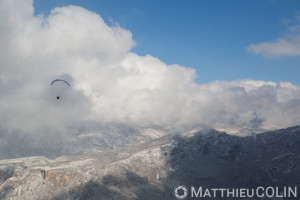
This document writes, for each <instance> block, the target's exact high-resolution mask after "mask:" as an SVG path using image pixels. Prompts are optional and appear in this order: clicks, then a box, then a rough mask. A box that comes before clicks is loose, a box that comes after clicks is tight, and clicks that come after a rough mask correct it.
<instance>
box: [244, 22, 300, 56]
mask: <svg viewBox="0 0 300 200" xmlns="http://www.w3.org/2000/svg"><path fill="white" fill-rule="evenodd" d="M299 22H300V18H299V17H298V24H297V25H294V26H290V27H289V28H288V30H289V31H290V32H291V33H290V34H289V35H287V36H286V37H284V38H278V39H276V40H275V41H274V42H261V43H259V44H251V45H249V47H248V51H250V52H253V53H256V54H261V55H262V56H264V57H267V58H277V57H280V56H299V55H300V34H299V30H300V25H299Z"/></svg>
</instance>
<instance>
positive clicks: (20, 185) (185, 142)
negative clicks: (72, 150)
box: [0, 126, 300, 200]
mask: <svg viewBox="0 0 300 200" xmlns="http://www.w3.org/2000/svg"><path fill="white" fill-rule="evenodd" d="M150 132H151V131H150ZM151 134H153V135H157V136H158V135H160V133H156V132H151ZM147 135H148V134H147ZM84 137H89V136H84ZM299 152H300V126H296V127H290V128H286V129H281V130H276V131H270V132H265V133H262V134H258V135H256V136H247V137H240V136H234V135H228V134H226V133H224V132H219V131H216V130H213V129H209V130H202V131H198V132H197V131H191V132H185V133H182V134H170V135H165V136H162V137H160V138H158V139H155V140H152V141H149V142H145V143H141V144H137V145H131V146H128V147H126V148H123V149H118V150H111V151H103V152H95V153H87V154H82V155H80V156H78V155H77V156H70V155H69V156H62V157H59V158H57V159H55V160H50V159H48V158H45V157H26V158H17V159H9V160H1V161H0V184H1V186H0V199H12V200H13V199H31V200H35V199H55V200H59V199H72V200H73V199H82V200H83V199H85V200H86V199H87V200H88V199H136V200H138V199H175V197H174V194H173V190H174V187H175V186H178V185H185V186H187V187H189V186H196V187H197V186H202V187H206V188H209V187H214V188H216V187H223V188H224V187H225V188H228V187H242V188H255V187H258V186H274V187H275V186H278V187H283V186H295V187H298V188H299V186H300V156H299ZM187 198H189V197H187ZM254 199H255V198H254Z"/></svg>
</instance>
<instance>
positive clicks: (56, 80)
mask: <svg viewBox="0 0 300 200" xmlns="http://www.w3.org/2000/svg"><path fill="white" fill-rule="evenodd" d="M58 81H62V82H64V83H66V84H67V85H68V86H69V87H70V83H68V82H67V81H65V80H63V79H55V80H53V81H52V82H51V85H53V84H54V83H55V82H58Z"/></svg>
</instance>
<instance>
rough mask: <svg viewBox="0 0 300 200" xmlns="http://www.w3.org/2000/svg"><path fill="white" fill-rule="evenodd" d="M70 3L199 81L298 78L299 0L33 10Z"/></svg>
mask: <svg viewBox="0 0 300 200" xmlns="http://www.w3.org/2000/svg"><path fill="white" fill-rule="evenodd" d="M70 4H72V5H78V6H82V7H84V8H86V9H88V10H90V11H93V12H95V13H97V14H99V15H101V17H102V18H103V19H104V21H105V23H107V24H108V25H115V24H118V25H120V26H121V27H123V28H125V29H128V30H130V31H131V33H132V35H133V40H134V42H135V43H136V45H135V46H134V47H133V48H132V49H131V51H132V52H135V53H137V54H138V55H141V56H143V55H147V54H150V55H152V56H154V57H158V58H159V59H160V60H162V61H163V62H165V63H166V64H179V65H182V66H186V67H191V68H194V69H196V70H197V71H196V73H197V77H196V81H197V83H208V82H211V81H215V80H225V81H234V80H242V79H254V80H264V81H274V82H280V81H283V82H291V83H293V84H295V85H299V84H300V79H299V78H298V74H300V67H299V63H300V56H299V55H300V49H299V43H300V41H299V40H300V39H299V31H300V28H299V24H300V17H299V16H300V2H299V1H298V0H289V1H285V0H247V1H237V0H230V1H215V0H202V1H196V0H191V1H188V2H186V1H180V0H174V1H172V2H170V1H158V0H154V1H145V0H142V1H140V0H131V1H120V0H119V1H118V0H112V1H107V0H106V1H105V0H99V1H92V0H51V1H45V0H35V1H34V7H35V11H34V12H35V14H36V15H38V14H41V13H42V14H44V15H46V16H47V15H48V14H49V13H50V11H51V9H53V8H55V7H58V6H66V5H70ZM280 41H281V42H280ZM292 44H295V45H296V46H295V47H293V45H292Z"/></svg>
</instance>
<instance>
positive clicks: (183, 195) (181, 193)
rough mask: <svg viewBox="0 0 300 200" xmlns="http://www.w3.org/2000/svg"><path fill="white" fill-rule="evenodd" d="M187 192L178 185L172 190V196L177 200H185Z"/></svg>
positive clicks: (182, 186)
mask: <svg viewBox="0 0 300 200" xmlns="http://www.w3.org/2000/svg"><path fill="white" fill-rule="evenodd" d="M187 192H188V190H187V188H186V187H185V186H184V185H180V186H177V187H176V188H175V189H174V196H175V197H176V198H177V199H185V198H186V197H187Z"/></svg>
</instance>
